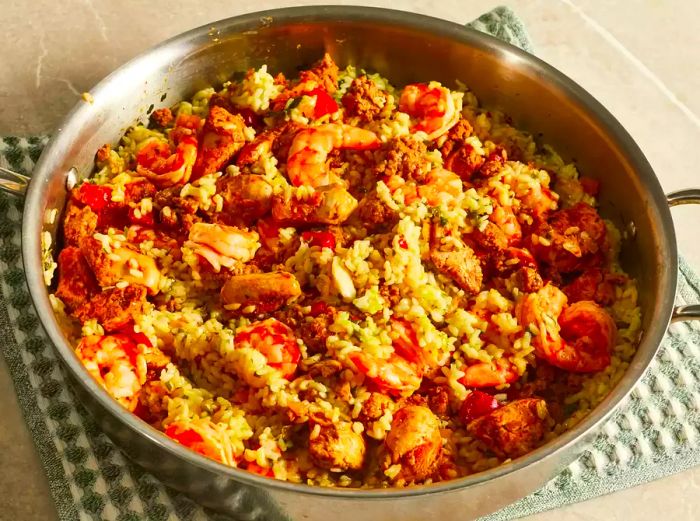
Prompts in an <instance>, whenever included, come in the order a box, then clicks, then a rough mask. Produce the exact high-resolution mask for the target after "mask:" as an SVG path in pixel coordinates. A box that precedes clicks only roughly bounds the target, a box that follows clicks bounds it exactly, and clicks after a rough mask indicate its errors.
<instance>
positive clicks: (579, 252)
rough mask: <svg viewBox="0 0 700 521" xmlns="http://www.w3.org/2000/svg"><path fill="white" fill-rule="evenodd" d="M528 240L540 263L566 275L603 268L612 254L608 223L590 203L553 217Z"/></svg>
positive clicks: (566, 210) (540, 226)
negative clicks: (607, 257) (609, 253)
mask: <svg viewBox="0 0 700 521" xmlns="http://www.w3.org/2000/svg"><path fill="white" fill-rule="evenodd" d="M528 240H529V241H530V243H531V244H530V250H531V251H532V253H533V254H534V255H535V257H536V258H537V259H538V260H539V261H541V262H543V263H546V264H548V265H550V266H552V267H554V268H556V269H557V270H558V271H560V272H562V273H572V272H575V271H580V270H583V269H586V268H595V267H599V266H601V265H602V264H603V263H604V262H605V260H606V256H607V254H608V252H609V250H610V243H609V241H608V236H607V230H606V228H605V222H604V221H603V219H601V217H600V216H599V215H598V212H596V211H595V209H594V208H593V207H591V206H590V205H588V204H586V203H578V204H576V205H574V206H572V207H571V208H566V209H564V210H559V211H557V212H555V213H553V214H552V216H551V218H550V219H549V220H548V221H543V222H541V223H540V224H539V225H538V226H536V227H535V228H534V230H533V233H532V234H531V235H530V237H529V238H528Z"/></svg>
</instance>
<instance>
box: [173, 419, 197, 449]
mask: <svg viewBox="0 0 700 521" xmlns="http://www.w3.org/2000/svg"><path fill="white" fill-rule="evenodd" d="M165 435H166V436H168V437H169V438H172V439H174V440H175V441H176V442H178V443H180V444H182V445H184V446H185V447H192V446H193V445H195V444H197V443H202V442H203V441H204V438H202V436H201V435H200V434H199V433H198V432H197V431H195V430H194V429H182V428H181V426H180V425H176V424H174V423H171V424H170V425H168V427H167V428H166V429H165Z"/></svg>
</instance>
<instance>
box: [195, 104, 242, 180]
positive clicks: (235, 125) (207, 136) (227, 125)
mask: <svg viewBox="0 0 700 521" xmlns="http://www.w3.org/2000/svg"><path fill="white" fill-rule="evenodd" d="M244 130H245V122H244V121H243V118H242V117H241V116H240V114H235V115H234V114H231V113H230V112H229V111H227V110H226V109H225V108H223V107H216V106H215V107H211V109H210V110H209V114H208V115H207V119H206V121H205V122H204V127H203V128H202V134H201V137H200V143H199V151H198V152H197V161H196V162H195V164H194V167H193V168H192V180H195V179H197V178H199V177H202V176H203V175H207V174H211V173H214V172H218V171H219V170H221V168H222V167H223V166H224V165H226V163H228V161H229V160H230V159H231V158H232V157H233V156H234V155H235V154H236V152H238V151H239V150H240V149H241V148H243V145H244V144H245V135H244V133H243V131H244Z"/></svg>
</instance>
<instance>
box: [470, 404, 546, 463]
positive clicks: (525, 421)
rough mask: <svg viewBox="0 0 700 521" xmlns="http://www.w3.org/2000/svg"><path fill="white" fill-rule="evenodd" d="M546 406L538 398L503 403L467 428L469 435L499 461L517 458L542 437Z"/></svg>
mask: <svg viewBox="0 0 700 521" xmlns="http://www.w3.org/2000/svg"><path fill="white" fill-rule="evenodd" d="M547 417H548V412H547V404H546V402H545V401H544V400H542V399H539V398H523V399H520V400H515V401H512V402H510V403H507V404H505V405H503V406H501V407H499V408H498V409H496V410H494V411H492V412H491V413H489V414H486V415H484V416H481V417H479V418H477V419H475V420H473V421H471V422H470V423H469V424H468V425H467V430H468V431H469V433H470V434H471V435H472V436H474V437H475V438H478V439H479V440H481V441H482V442H484V443H485V444H486V445H487V446H488V447H489V449H491V450H492V451H493V452H494V454H496V455H498V456H500V457H502V458H517V457H519V456H522V455H524V454H527V453H528V452H530V451H531V450H533V449H534V448H535V447H537V445H538V444H539V442H540V440H542V437H543V436H544V434H545V430H546V423H545V422H546V420H547Z"/></svg>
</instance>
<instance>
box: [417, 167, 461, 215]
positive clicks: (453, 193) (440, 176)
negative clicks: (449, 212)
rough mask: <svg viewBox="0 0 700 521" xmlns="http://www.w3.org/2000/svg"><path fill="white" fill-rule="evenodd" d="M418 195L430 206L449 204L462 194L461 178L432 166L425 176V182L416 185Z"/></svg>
mask: <svg viewBox="0 0 700 521" xmlns="http://www.w3.org/2000/svg"><path fill="white" fill-rule="evenodd" d="M418 195H419V196H420V197H423V198H425V200H426V202H427V203H428V205H430V206H440V205H443V204H444V205H446V206H450V205H452V204H454V202H455V200H456V199H457V198H458V197H459V196H460V195H462V179H461V178H460V177H459V176H458V175H457V174H455V173H454V172H450V171H449V170H445V169H443V168H434V169H433V170H431V171H430V172H428V175H427V176H425V183H424V184H422V185H420V186H418Z"/></svg>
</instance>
